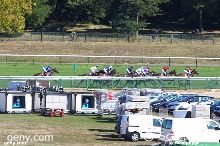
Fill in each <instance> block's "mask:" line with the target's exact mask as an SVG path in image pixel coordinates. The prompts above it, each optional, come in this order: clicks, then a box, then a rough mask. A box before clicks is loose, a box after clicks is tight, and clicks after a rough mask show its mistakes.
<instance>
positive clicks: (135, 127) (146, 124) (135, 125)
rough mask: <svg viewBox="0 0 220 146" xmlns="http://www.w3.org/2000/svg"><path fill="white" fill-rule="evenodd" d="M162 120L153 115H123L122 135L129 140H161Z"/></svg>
mask: <svg viewBox="0 0 220 146" xmlns="http://www.w3.org/2000/svg"><path fill="white" fill-rule="evenodd" d="M161 125H162V118H160V117H157V116H152V115H123V116H122V118H121V125H120V135H121V136H122V137H124V138H125V139H127V140H131V141H137V140H139V139H146V140H149V139H159V138H160V134H161Z"/></svg>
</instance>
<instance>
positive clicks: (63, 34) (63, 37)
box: [63, 32, 64, 41]
mask: <svg viewBox="0 0 220 146" xmlns="http://www.w3.org/2000/svg"><path fill="white" fill-rule="evenodd" d="M63 41H64V32H63Z"/></svg>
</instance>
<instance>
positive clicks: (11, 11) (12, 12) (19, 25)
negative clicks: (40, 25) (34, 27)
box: [0, 0, 32, 34]
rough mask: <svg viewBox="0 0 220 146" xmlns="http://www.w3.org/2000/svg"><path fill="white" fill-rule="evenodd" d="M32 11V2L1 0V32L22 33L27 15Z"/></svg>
mask: <svg viewBox="0 0 220 146" xmlns="http://www.w3.org/2000/svg"><path fill="white" fill-rule="evenodd" d="M31 10H32V3H31V0H0V32H1V33H8V34H14V33H22V32H23V31H24V28H25V17H24V16H25V15H26V14H30V13H31Z"/></svg>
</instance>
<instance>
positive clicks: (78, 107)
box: [71, 92, 98, 114]
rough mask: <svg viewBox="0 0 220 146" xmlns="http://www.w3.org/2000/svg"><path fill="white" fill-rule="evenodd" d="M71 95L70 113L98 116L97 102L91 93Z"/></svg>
mask: <svg viewBox="0 0 220 146" xmlns="http://www.w3.org/2000/svg"><path fill="white" fill-rule="evenodd" d="M71 94H72V113H75V114H98V109H97V100H96V97H95V95H94V94H93V93H92V92H74V93H71Z"/></svg>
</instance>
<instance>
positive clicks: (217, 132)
mask: <svg viewBox="0 0 220 146" xmlns="http://www.w3.org/2000/svg"><path fill="white" fill-rule="evenodd" d="M160 141H161V142H162V143H166V144H170V143H172V142H175V143H176V142H215V143H220V125H219V124H218V123H217V122H215V121H214V120H210V119H201V118H166V119H164V120H163V124H162V128H161V136H160Z"/></svg>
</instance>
